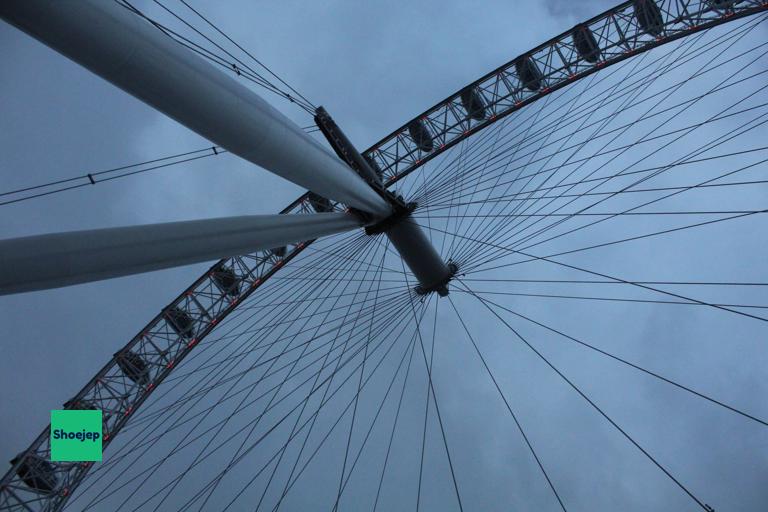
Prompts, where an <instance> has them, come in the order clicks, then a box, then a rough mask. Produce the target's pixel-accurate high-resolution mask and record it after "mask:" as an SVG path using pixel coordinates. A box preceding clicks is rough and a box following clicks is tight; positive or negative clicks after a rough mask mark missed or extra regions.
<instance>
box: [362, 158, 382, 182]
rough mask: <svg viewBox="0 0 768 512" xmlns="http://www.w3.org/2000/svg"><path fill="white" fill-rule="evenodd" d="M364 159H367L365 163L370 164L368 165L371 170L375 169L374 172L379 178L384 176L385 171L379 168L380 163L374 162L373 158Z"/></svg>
mask: <svg viewBox="0 0 768 512" xmlns="http://www.w3.org/2000/svg"><path fill="white" fill-rule="evenodd" d="M363 158H365V161H366V162H368V165H370V166H371V169H373V172H375V173H376V175H377V176H378V177H379V178H381V177H382V176H383V175H384V171H382V170H381V167H379V163H378V162H377V161H376V160H374V159H373V157H372V156H368V155H363Z"/></svg>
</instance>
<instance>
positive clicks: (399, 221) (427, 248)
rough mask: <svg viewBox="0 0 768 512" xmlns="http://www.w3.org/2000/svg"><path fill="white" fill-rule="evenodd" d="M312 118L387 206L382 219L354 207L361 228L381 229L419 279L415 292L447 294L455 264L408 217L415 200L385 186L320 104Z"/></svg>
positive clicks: (372, 231)
mask: <svg viewBox="0 0 768 512" xmlns="http://www.w3.org/2000/svg"><path fill="white" fill-rule="evenodd" d="M315 122H316V123H317V126H318V127H319V128H320V131H321V132H322V134H323V135H324V136H325V138H326V139H327V140H328V143H329V144H330V145H331V147H332V148H333V149H334V151H335V152H336V154H337V155H338V157H339V158H341V159H342V160H343V161H345V162H346V163H347V165H349V166H350V167H351V168H352V169H353V170H354V171H355V172H356V173H357V174H358V175H359V176H360V177H361V178H363V179H364V180H365V181H366V182H367V183H368V184H369V185H370V186H371V188H372V189H373V190H375V191H376V192H377V193H378V194H379V195H380V196H381V197H382V198H383V199H384V201H386V202H387V204H388V205H389V207H390V211H391V213H390V214H389V215H388V216H387V217H385V218H383V219H380V218H375V217H373V216H371V215H370V214H368V213H366V212H361V211H359V210H354V212H355V213H356V214H357V215H359V216H360V217H361V218H362V219H363V222H364V223H365V224H366V226H367V227H366V228H365V232H366V233H367V234H368V235H377V234H381V233H385V234H386V235H387V238H389V241H390V242H392V245H394V246H395V249H397V252H398V253H399V254H400V256H401V257H402V258H403V261H404V262H405V264H406V265H407V266H408V268H409V269H410V270H411V272H413V275H414V276H415V277H416V279H417V280H418V281H419V284H418V286H416V288H415V291H416V293H418V294H419V295H426V294H429V293H431V292H437V293H438V295H440V296H441V297H445V296H446V295H448V282H449V281H450V280H451V278H452V277H453V275H454V274H455V273H456V270H457V267H456V265H455V264H453V263H449V264H446V263H445V262H444V261H443V259H442V258H441V257H440V254H438V252H437V251H436V250H435V248H434V247H433V246H432V242H431V241H430V240H429V238H427V236H426V235H424V231H423V230H422V229H421V226H419V224H418V223H416V222H415V221H414V220H413V218H412V217H411V213H412V212H413V211H414V210H415V209H416V206H417V204H416V203H408V202H406V201H405V200H404V199H403V198H402V196H399V195H397V194H395V193H394V192H392V191H391V190H387V189H386V187H385V186H384V185H383V183H382V182H381V177H380V176H379V173H377V172H376V171H375V170H374V169H373V168H372V167H371V165H370V163H369V162H368V160H366V159H365V158H363V156H362V155H361V154H360V153H359V152H358V151H357V149H356V148H355V147H354V145H353V144H352V142H350V140H349V139H348V138H347V136H346V135H345V134H344V132H343V131H342V130H341V128H339V126H338V125H337V124H336V122H335V121H334V120H333V118H331V116H330V114H328V112H327V111H326V110H325V109H324V108H323V107H318V108H317V111H316V113H315Z"/></svg>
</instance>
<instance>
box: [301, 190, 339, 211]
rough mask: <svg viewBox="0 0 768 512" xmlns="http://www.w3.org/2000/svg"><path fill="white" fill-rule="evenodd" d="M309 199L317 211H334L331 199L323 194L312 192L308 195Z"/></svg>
mask: <svg viewBox="0 0 768 512" xmlns="http://www.w3.org/2000/svg"><path fill="white" fill-rule="evenodd" d="M307 199H308V200H309V204H310V206H312V208H313V209H314V210H315V211H316V212H317V213H327V212H332V211H333V205H332V204H331V201H330V200H328V199H326V198H324V197H323V196H321V195H318V194H315V193H314V192H310V193H309V195H308V196H307Z"/></svg>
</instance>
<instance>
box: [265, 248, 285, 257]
mask: <svg viewBox="0 0 768 512" xmlns="http://www.w3.org/2000/svg"><path fill="white" fill-rule="evenodd" d="M269 252H270V253H271V254H272V256H274V257H275V258H284V257H285V254H286V253H287V252H288V249H287V248H286V247H285V246H282V247H275V248H274V249H270V250H269Z"/></svg>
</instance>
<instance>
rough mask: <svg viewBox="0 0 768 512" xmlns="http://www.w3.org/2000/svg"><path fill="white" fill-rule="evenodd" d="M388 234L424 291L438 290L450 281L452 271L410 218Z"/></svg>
mask: <svg viewBox="0 0 768 512" xmlns="http://www.w3.org/2000/svg"><path fill="white" fill-rule="evenodd" d="M386 233H387V236H388V237H389V240H390V242H392V245H394V246H395V248H396V249H397V252H398V253H400V256H401V257H402V258H403V261H405V264H406V265H408V268H409V269H411V272H413V275H415V276H416V279H418V280H419V285H420V286H421V288H422V289H423V290H424V291H431V290H433V289H437V288H438V287H440V286H441V285H444V284H446V283H447V282H448V281H449V280H450V278H451V276H452V274H453V272H452V270H451V269H450V267H449V266H448V265H446V264H445V262H443V259H442V258H441V257H440V255H439V254H438V253H437V251H436V250H435V248H434V247H433V246H432V243H431V242H430V241H429V238H427V236H426V235H425V234H424V231H423V230H422V229H421V226H419V225H418V224H417V223H416V222H415V221H414V220H413V219H412V218H411V217H410V216H407V217H403V218H402V219H400V220H399V221H398V222H397V223H396V224H394V225H393V226H392V227H390V228H389V229H388V230H387V232H386Z"/></svg>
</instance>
